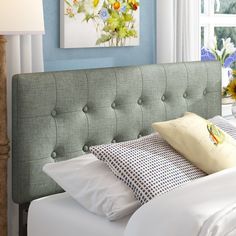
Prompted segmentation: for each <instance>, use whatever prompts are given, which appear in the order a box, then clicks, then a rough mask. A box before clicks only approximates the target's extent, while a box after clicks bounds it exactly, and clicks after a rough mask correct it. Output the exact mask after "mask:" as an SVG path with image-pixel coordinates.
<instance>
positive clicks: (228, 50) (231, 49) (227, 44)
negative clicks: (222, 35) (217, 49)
mask: <svg viewBox="0 0 236 236" xmlns="http://www.w3.org/2000/svg"><path fill="white" fill-rule="evenodd" d="M222 42H223V48H224V49H225V51H226V54H232V53H233V52H235V51H236V48H235V47H234V44H233V43H232V42H231V38H227V39H226V40H225V39H222Z"/></svg>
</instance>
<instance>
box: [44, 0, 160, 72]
mask: <svg viewBox="0 0 236 236" xmlns="http://www.w3.org/2000/svg"><path fill="white" fill-rule="evenodd" d="M43 2H44V18H45V30H46V34H45V35H44V42H43V43H44V65H45V71H53V70H68V69H81V68H98V67H112V66H125V65H139V64H151V63H155V52H156V49H155V39H156V37H155V35H156V31H155V29H156V20H155V17H156V16H155V9H156V6H155V2H156V1H155V0H140V5H141V7H140V22H141V25H140V30H141V32H140V34H141V38H140V46H136V47H122V48H86V49H60V48H59V43H60V40H59V39H60V13H59V12H60V10H59V9H60V0H44V1H43Z"/></svg>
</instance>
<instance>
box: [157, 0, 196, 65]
mask: <svg viewBox="0 0 236 236" xmlns="http://www.w3.org/2000/svg"><path fill="white" fill-rule="evenodd" d="M199 18H200V0H165V1H164V0H157V63H167V62H181V61H196V60H199V59H200V22H199Z"/></svg>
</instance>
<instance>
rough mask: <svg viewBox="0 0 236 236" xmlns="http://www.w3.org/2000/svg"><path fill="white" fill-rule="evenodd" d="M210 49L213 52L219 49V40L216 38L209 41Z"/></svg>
mask: <svg viewBox="0 0 236 236" xmlns="http://www.w3.org/2000/svg"><path fill="white" fill-rule="evenodd" d="M207 47H208V48H210V49H212V50H216V49H217V39H216V36H215V37H214V38H213V39H211V40H209V43H208V45H207Z"/></svg>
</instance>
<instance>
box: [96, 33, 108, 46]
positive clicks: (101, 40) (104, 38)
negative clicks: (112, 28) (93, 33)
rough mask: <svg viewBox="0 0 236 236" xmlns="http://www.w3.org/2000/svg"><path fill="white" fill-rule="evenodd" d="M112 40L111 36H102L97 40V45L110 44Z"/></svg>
mask: <svg viewBox="0 0 236 236" xmlns="http://www.w3.org/2000/svg"><path fill="white" fill-rule="evenodd" d="M110 39H111V36H110V35H107V34H102V35H101V37H100V38H99V39H98V40H97V42H96V45H100V44H102V43H105V42H108V41H109V40H110Z"/></svg>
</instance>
